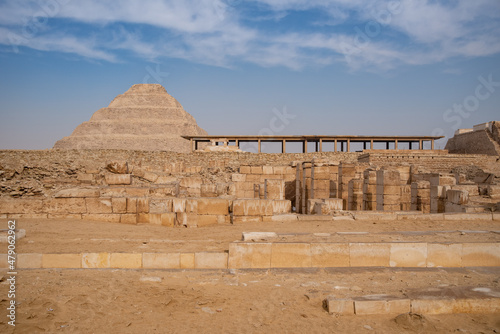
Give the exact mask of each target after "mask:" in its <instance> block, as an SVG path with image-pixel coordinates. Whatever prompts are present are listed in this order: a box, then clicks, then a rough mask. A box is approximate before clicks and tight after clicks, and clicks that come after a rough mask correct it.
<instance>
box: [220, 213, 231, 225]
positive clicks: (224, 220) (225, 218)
mask: <svg viewBox="0 0 500 334" xmlns="http://www.w3.org/2000/svg"><path fill="white" fill-rule="evenodd" d="M217 224H218V225H229V224H231V216H230V215H217Z"/></svg>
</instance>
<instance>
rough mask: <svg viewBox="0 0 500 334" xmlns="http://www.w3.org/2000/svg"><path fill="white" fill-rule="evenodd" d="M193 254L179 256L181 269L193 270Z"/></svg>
mask: <svg viewBox="0 0 500 334" xmlns="http://www.w3.org/2000/svg"><path fill="white" fill-rule="evenodd" d="M194 258H195V256H194V253H181V254H180V265H181V269H194V265H195V262H194Z"/></svg>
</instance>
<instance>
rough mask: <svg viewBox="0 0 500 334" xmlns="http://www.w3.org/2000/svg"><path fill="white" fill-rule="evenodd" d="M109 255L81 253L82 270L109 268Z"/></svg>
mask: <svg viewBox="0 0 500 334" xmlns="http://www.w3.org/2000/svg"><path fill="white" fill-rule="evenodd" d="M109 266H110V255H109V253H83V254H82V268H109Z"/></svg>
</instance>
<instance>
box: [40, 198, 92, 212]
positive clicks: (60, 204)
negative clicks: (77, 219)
mask: <svg viewBox="0 0 500 334" xmlns="http://www.w3.org/2000/svg"><path fill="white" fill-rule="evenodd" d="M45 210H46V211H47V212H48V213H86V212H87V206H86V204H85V199H84V198H54V199H51V200H47V201H45Z"/></svg>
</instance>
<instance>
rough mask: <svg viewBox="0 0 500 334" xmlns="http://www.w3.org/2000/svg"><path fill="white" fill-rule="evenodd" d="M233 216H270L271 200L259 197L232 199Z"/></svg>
mask: <svg viewBox="0 0 500 334" xmlns="http://www.w3.org/2000/svg"><path fill="white" fill-rule="evenodd" d="M233 214H234V215H235V216H271V215H272V214H273V201H271V200H261V199H238V200H234V201H233Z"/></svg>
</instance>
